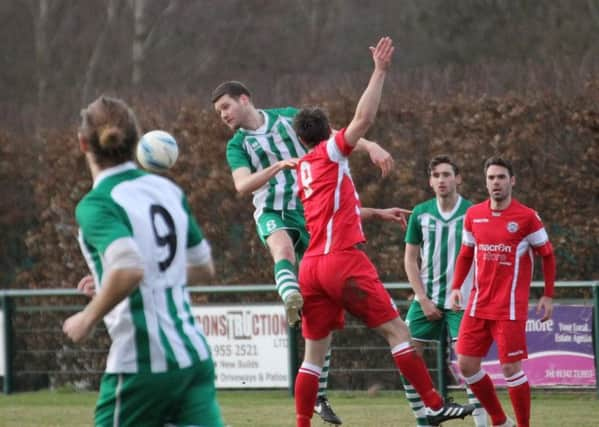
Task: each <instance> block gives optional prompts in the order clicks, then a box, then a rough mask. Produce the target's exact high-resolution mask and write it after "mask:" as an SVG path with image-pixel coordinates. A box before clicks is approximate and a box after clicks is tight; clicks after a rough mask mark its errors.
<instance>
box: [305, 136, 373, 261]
mask: <svg viewBox="0 0 599 427" xmlns="http://www.w3.org/2000/svg"><path fill="white" fill-rule="evenodd" d="M352 150H353V147H352V146H350V145H348V144H347V142H346V141H345V129H343V130H341V131H339V132H337V133H336V134H335V135H334V136H332V137H331V138H329V139H328V140H326V141H322V142H321V143H320V144H318V145H317V146H316V147H314V149H312V151H310V152H309V153H308V154H306V155H305V156H304V157H302V158H301V159H300V161H299V163H298V165H297V176H298V188H299V190H298V192H299V197H300V199H301V201H302V203H303V205H304V217H305V219H306V228H307V229H308V232H309V233H310V244H309V246H308V250H307V251H306V253H305V255H304V256H310V255H325V254H328V253H330V252H335V251H340V250H343V249H347V248H350V247H352V246H355V245H356V244H357V243H361V242H364V241H366V239H365V237H364V233H363V232H362V222H361V219H360V199H359V197H358V193H357V192H356V188H355V187H354V183H353V181H352V179H351V176H350V173H349V162H348V158H347V156H348V155H349V154H350V153H351V151H352Z"/></svg>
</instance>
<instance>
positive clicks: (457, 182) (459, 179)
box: [455, 174, 462, 185]
mask: <svg viewBox="0 0 599 427" xmlns="http://www.w3.org/2000/svg"><path fill="white" fill-rule="evenodd" d="M455 183H456V184H457V185H460V184H461V183H462V175H460V174H457V175H456V176H455Z"/></svg>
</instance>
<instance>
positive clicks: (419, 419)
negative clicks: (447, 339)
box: [400, 300, 441, 427]
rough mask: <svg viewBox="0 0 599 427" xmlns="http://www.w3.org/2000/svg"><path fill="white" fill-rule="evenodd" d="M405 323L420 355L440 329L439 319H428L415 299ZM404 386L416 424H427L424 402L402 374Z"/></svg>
mask: <svg viewBox="0 0 599 427" xmlns="http://www.w3.org/2000/svg"><path fill="white" fill-rule="evenodd" d="M405 323H406V325H407V326H408V328H409V330H410V335H411V336H412V345H413V346H414V349H415V350H416V353H418V354H419V355H420V356H422V355H423V353H424V345H425V343H426V342H428V341H433V340H434V339H435V338H438V337H439V334H440V331H441V322H440V321H429V320H428V319H427V318H426V316H425V315H424V313H423V312H422V308H421V306H420V303H419V302H418V301H416V300H414V301H412V304H410V308H409V309H408V313H407V314H406V322H405ZM400 378H401V381H402V383H403V386H404V392H405V395H406V399H407V400H408V402H409V404H410V408H411V409H412V413H413V414H414V417H415V418H416V425H418V426H423V427H424V426H429V425H430V424H429V422H428V417H427V414H426V407H425V405H424V402H423V401H422V399H421V398H420V395H419V394H418V392H417V391H416V390H415V389H414V387H413V386H412V384H410V382H409V381H408V380H407V378H406V377H405V376H403V375H401V376H400Z"/></svg>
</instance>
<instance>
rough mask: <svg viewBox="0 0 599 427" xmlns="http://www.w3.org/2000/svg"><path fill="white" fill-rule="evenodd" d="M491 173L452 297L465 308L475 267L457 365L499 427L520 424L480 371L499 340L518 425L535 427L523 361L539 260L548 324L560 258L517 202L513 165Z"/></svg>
mask: <svg viewBox="0 0 599 427" xmlns="http://www.w3.org/2000/svg"><path fill="white" fill-rule="evenodd" d="M484 172H485V176H486V182H487V191H488V192H489V199H488V200H486V201H484V202H482V203H479V204H477V205H474V206H472V207H471V208H470V209H468V211H467V212H466V218H465V219H464V232H463V240H462V248H461V250H460V254H459V256H458V260H457V263H456V271H455V274H454V277H453V284H452V288H453V290H452V292H451V295H450V300H451V302H452V305H453V306H454V307H455V308H458V307H461V305H462V294H461V292H460V287H461V285H462V283H464V278H465V277H466V274H467V273H468V271H469V270H470V267H471V265H472V263H473V262H474V265H475V271H476V278H475V280H474V287H473V290H472V293H471V294H470V299H469V301H468V306H467V307H466V314H465V315H464V318H463V319H462V324H461V326H460V332H459V335H458V342H457V353H458V365H459V368H460V370H461V372H462V375H463V376H464V379H465V380H466V384H468V385H469V386H470V388H471V389H472V391H473V392H474V394H475V395H476V397H477V398H478V400H479V401H480V402H481V403H482V405H483V406H484V408H485V409H486V410H487V412H488V413H489V415H490V417H491V420H492V422H493V425H494V426H507V427H510V426H514V425H515V424H514V422H513V421H512V420H510V419H509V418H507V416H506V414H505V412H504V411H503V408H502V407H501V404H500V403H499V400H498V399H497V395H496V393H495V388H494V386H493V382H492V381H491V378H490V377H489V375H487V374H486V373H485V371H484V370H482V369H481V360H482V358H483V357H484V356H485V355H486V354H487V352H488V350H489V347H490V346H491V343H492V342H493V341H495V342H496V343H497V350H498V352H499V362H500V363H501V368H502V371H503V375H504V377H505V379H506V381H507V385H508V391H509V395H510V400H511V402H512V407H513V408H514V413H515V414H516V421H517V423H518V427H528V425H529V422H530V386H529V384H528V379H527V378H526V374H525V373H524V372H523V371H522V359H526V357H527V349H526V319H527V316H528V296H529V290H530V282H531V280H532V269H533V255H534V254H537V255H540V256H541V257H542V262H543V276H544V278H545V290H544V294H543V296H542V297H541V299H540V300H539V302H538V304H537V314H541V313H542V314H543V316H542V319H541V321H543V322H544V321H546V320H548V319H549V318H551V315H552V312H553V305H552V298H553V287H554V282H555V257H554V254H553V248H552V246H551V242H549V238H548V237H547V232H546V231H545V227H544V226H543V223H542V222H541V219H540V218H539V215H538V214H537V213H536V212H535V211H534V210H532V209H530V208H529V207H527V206H524V205H523V204H522V203H520V202H518V201H517V200H516V199H514V198H512V188H513V186H514V185H515V183H516V178H515V177H514V171H513V169H512V165H511V163H510V162H509V161H507V160H505V159H502V158H500V157H491V158H489V159H487V161H486V162H485V165H484Z"/></svg>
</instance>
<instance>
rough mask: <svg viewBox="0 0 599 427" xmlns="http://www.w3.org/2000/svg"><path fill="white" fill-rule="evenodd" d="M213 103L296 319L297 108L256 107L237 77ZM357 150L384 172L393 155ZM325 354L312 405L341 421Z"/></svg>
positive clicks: (368, 147)
mask: <svg viewBox="0 0 599 427" xmlns="http://www.w3.org/2000/svg"><path fill="white" fill-rule="evenodd" d="M212 103H213V105H214V109H215V110H216V112H217V113H218V114H219V116H220V118H221V120H222V121H223V123H224V124H225V125H227V126H228V127H229V128H230V129H232V130H234V131H235V134H234V136H233V137H232V138H231V139H230V140H229V142H228V144H227V162H228V164H229V167H230V168H231V171H232V176H233V182H234V184H235V189H236V190H237V191H238V192H239V193H241V194H249V193H253V196H254V197H253V203H254V207H255V211H254V220H255V221H256V228H257V232H258V236H259V237H260V240H261V241H262V242H263V243H264V244H265V245H266V246H267V247H268V249H269V250H270V254H271V256H272V259H273V261H274V278H275V284H276V288H277V291H278V293H279V295H280V297H281V299H282V300H283V302H284V304H285V309H286V312H287V318H288V320H289V323H290V324H292V325H293V324H296V323H297V322H298V321H299V319H300V314H299V313H300V312H299V310H300V309H301V308H302V305H303V299H302V296H301V294H300V292H299V285H298V283H297V265H298V263H299V261H300V260H301V258H302V256H303V253H304V251H305V250H306V248H307V246H308V240H309V236H308V233H307V231H306V226H305V221H304V212H303V207H302V204H301V202H300V200H299V199H298V197H297V182H296V181H297V175H296V172H295V166H296V164H297V158H299V157H301V156H303V155H304V154H306V148H305V147H304V146H303V145H302V144H301V143H300V141H299V139H298V138H297V135H296V134H295V131H294V130H293V127H292V126H291V123H292V120H293V117H294V116H295V115H296V114H297V112H298V110H297V109H295V108H292V107H287V108H278V109H258V108H256V107H255V106H254V104H253V102H252V99H251V95H250V91H249V90H248V89H247V87H246V86H245V85H244V84H243V83H241V82H237V81H228V82H224V83H221V84H220V85H219V86H218V87H217V88H216V89H215V90H214V92H213V94H212ZM358 150H361V151H365V152H367V153H368V154H369V156H370V159H371V160H372V162H373V163H374V164H376V165H377V166H378V167H380V169H381V171H382V174H383V176H385V175H387V173H388V172H389V171H390V170H391V168H392V166H393V159H392V157H391V155H390V154H389V153H387V152H386V151H385V150H383V149H382V148H381V147H380V146H379V145H378V144H376V143H374V142H372V141H367V140H365V139H361V140H360V141H359V143H358ZM376 215H377V216H380V217H383V219H390V220H396V221H401V218H402V213H401V210H399V209H398V208H391V209H390V210H377V211H376ZM330 357H331V354H330V352H329V353H328V354H327V358H326V363H325V366H324V368H323V370H322V376H321V378H320V388H319V392H318V401H317V403H316V405H315V407H314V409H315V411H316V412H317V413H318V414H319V415H320V416H321V417H322V418H323V420H325V421H327V422H329V423H332V424H341V420H340V418H339V417H338V416H337V415H336V414H335V412H334V411H333V409H332V407H331V405H330V403H329V401H328V399H327V396H326V388H327V382H328V374H329V364H330Z"/></svg>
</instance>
